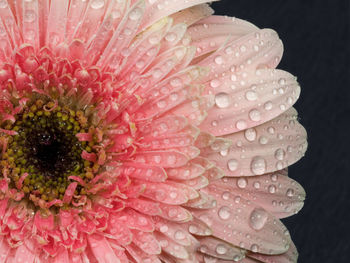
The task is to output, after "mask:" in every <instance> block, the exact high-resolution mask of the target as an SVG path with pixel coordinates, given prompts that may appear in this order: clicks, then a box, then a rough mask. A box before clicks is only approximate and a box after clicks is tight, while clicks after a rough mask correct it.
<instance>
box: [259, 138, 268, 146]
mask: <svg viewBox="0 0 350 263" xmlns="http://www.w3.org/2000/svg"><path fill="white" fill-rule="evenodd" d="M259 142H260V144H263V145H264V144H267V143H268V139H267V138H266V137H265V136H261V137H260V138H259Z"/></svg>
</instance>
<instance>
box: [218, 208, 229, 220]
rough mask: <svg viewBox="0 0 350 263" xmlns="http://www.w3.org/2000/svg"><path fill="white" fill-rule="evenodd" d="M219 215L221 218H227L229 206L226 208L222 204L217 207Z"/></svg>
mask: <svg viewBox="0 0 350 263" xmlns="http://www.w3.org/2000/svg"><path fill="white" fill-rule="evenodd" d="M218 213H219V217H220V218H221V219H222V220H227V219H229V217H230V215H231V212H230V208H228V207H227V206H223V207H221V208H220V209H219V212H218Z"/></svg>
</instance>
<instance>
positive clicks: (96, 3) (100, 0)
mask: <svg viewBox="0 0 350 263" xmlns="http://www.w3.org/2000/svg"><path fill="white" fill-rule="evenodd" d="M104 5H105V1H104V0H92V2H91V8H93V9H101V8H102V7H104Z"/></svg>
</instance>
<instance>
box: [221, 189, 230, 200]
mask: <svg viewBox="0 0 350 263" xmlns="http://www.w3.org/2000/svg"><path fill="white" fill-rule="evenodd" d="M229 198H230V192H228V191H226V192H223V193H222V199H224V200H228V199H229Z"/></svg>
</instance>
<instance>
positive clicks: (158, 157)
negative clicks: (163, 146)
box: [134, 151, 189, 168]
mask: <svg viewBox="0 0 350 263" xmlns="http://www.w3.org/2000/svg"><path fill="white" fill-rule="evenodd" d="M134 158H135V161H136V162H139V163H148V164H149V165H154V166H157V165H159V166H162V167H164V168H169V167H179V166H183V165H184V164H186V163H187V162H188V160H189V158H188V157H187V156H186V155H185V154H183V153H181V151H147V152H138V153H137V154H135V157H134Z"/></svg>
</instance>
